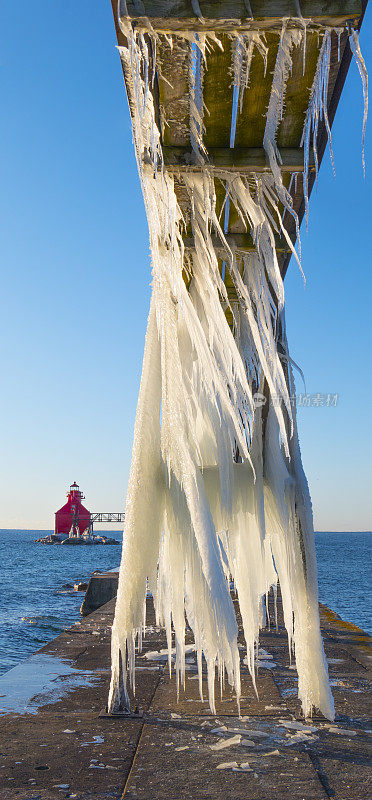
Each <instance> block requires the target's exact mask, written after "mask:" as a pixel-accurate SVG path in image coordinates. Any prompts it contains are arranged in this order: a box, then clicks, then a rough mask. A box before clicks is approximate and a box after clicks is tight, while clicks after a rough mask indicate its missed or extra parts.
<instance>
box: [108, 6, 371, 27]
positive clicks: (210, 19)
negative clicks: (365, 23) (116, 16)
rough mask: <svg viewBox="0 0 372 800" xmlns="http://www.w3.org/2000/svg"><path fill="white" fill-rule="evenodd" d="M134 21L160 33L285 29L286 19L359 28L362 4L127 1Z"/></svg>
mask: <svg viewBox="0 0 372 800" xmlns="http://www.w3.org/2000/svg"><path fill="white" fill-rule="evenodd" d="M126 11H127V13H128V15H129V16H130V17H131V19H133V20H141V18H142V19H143V18H144V17H147V18H148V19H149V20H150V22H151V25H152V27H153V28H154V29H155V30H158V31H176V30H187V31H192V30H203V29H206V28H209V29H211V28H213V29H215V30H217V29H219V30H223V31H226V30H234V29H235V28H236V25H237V24H239V30H240V31H242V30H243V29H244V28H245V27H249V28H254V27H257V28H260V29H264V28H273V27H276V26H279V27H281V25H282V21H283V17H294V18H298V17H299V12H300V13H301V15H302V17H303V18H305V19H311V20H312V22H313V23H314V24H316V25H322V26H326V27H333V26H340V25H344V24H346V22H349V21H350V22H351V23H352V24H354V25H357V24H358V21H359V18H360V16H361V14H362V2H361V0H328V2H323V0H250V2H248V0H199V2H198V0H193V1H192V0H127V2H126V3H124V2H122V8H121V14H122V15H123V14H125V13H126Z"/></svg>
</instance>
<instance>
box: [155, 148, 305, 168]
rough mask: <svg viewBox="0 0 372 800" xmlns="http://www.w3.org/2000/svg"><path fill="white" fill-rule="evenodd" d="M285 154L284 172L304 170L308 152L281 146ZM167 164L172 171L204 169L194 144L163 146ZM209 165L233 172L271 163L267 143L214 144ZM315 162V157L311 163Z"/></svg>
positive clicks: (209, 156) (283, 155) (268, 166)
mask: <svg viewBox="0 0 372 800" xmlns="http://www.w3.org/2000/svg"><path fill="white" fill-rule="evenodd" d="M280 155H281V158H282V164H281V169H282V171H284V172H302V171H303V168H304V152H303V150H302V149H296V148H292V147H283V148H280ZM163 156H164V166H165V167H166V169H167V171H168V172H173V171H174V172H179V171H180V170H190V169H200V160H199V161H197V160H196V157H195V153H194V152H193V151H192V150H191V147H171V146H163ZM206 163H207V164H208V166H212V167H215V168H216V169H221V170H224V169H227V170H229V171H230V172H231V171H234V172H239V174H244V173H247V172H266V171H268V170H270V165H269V162H268V159H267V156H266V154H265V151H264V149H263V147H234V148H233V149H229V148H227V147H211V148H209V149H208V159H207V161H206ZM312 166H314V161H312V163H311V167H312Z"/></svg>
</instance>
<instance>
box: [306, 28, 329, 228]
mask: <svg viewBox="0 0 372 800" xmlns="http://www.w3.org/2000/svg"><path fill="white" fill-rule="evenodd" d="M331 33H332V31H331V29H330V28H327V29H326V31H325V33H324V36H323V43H322V46H321V49H320V53H319V57H318V64H317V68H316V72H315V77H314V81H313V85H312V88H311V92H310V100H309V106H308V109H307V112H306V117H305V124H304V129H303V133H302V139H301V147H302V146H303V148H304V179H303V180H304V196H305V213H306V225H307V224H308V217H309V162H310V145H311V141H312V147H313V151H314V158H315V172H316V178H317V177H318V170H319V162H318V129H319V123H320V122H322V121H324V124H325V127H326V131H327V136H328V141H329V150H330V156H331V162H332V168H333V171H334V172H335V166H334V158H333V150H332V138H331V128H330V125H329V121H328V76H329V66H330V59H331Z"/></svg>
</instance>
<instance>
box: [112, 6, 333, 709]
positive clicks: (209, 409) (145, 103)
mask: <svg viewBox="0 0 372 800" xmlns="http://www.w3.org/2000/svg"><path fill="white" fill-rule="evenodd" d="M121 26H122V30H123V33H124V35H125V37H126V41H127V46H126V47H121V48H119V50H120V55H121V58H122V62H123V67H124V72H125V79H126V84H127V89H128V95H129V101H130V107H131V114H132V122H133V133H134V142H135V149H136V156H137V162H138V168H139V173H140V177H141V184H142V190H143V195H144V200H145V206H146V212H147V217H148V224H149V233H150V246H151V254H152V274H153V294H152V300H151V307H150V314H149V319H148V328H147V334H146V342H145V352H144V361H143V371H142V379H141V387H140V394H139V400H138V407H137V416H136V423H135V432H134V447H133V454H132V464H131V471H130V479H129V487H128V493H127V506H126V522H125V535H124V541H123V556H122V563H121V567H120V576H119V587H118V597H117V604H116V611H115V619H114V624H113V632H112V677H111V686H110V695H109V709H110V710H111V711H115V710H119V709H123V708H126V709H127V710H128V709H129V698H128V693H127V671H128V672H129V679H130V683H131V686H132V689H133V691H134V689H135V651H136V643H137V644H138V648H139V649H141V643H142V636H143V634H144V632H145V626H146V620H145V610H146V592H147V590H150V592H151V593H152V595H153V598H154V604H155V610H156V617H157V622H158V624H161V625H163V626H164V627H165V630H166V635H167V642H168V654H169V655H168V661H169V669H170V670H171V667H172V649H173V644H174V651H175V662H176V663H175V668H176V674H177V687H178V691H179V689H180V686H182V685H184V682H185V652H186V650H185V624H186V619H187V622H188V624H189V625H190V627H191V628H192V630H193V633H194V638H195V649H196V654H197V662H198V673H199V689H200V695H201V697H202V698H203V682H202V677H203V669H205V666H206V673H207V684H208V700H209V704H210V707H211V710H212V711H214V710H215V676H216V668H217V675H218V678H219V682H220V688H221V691H222V690H223V686H224V682H225V676H226V675H227V679H228V682H229V683H230V685H232V686H233V687H234V689H235V692H236V696H237V700H238V702H239V696H240V660H239V649H238V646H237V633H238V630H237V623H236V619H235V612H234V607H233V602H232V598H231V593H230V580H231V579H232V580H233V582H234V587H235V589H236V591H237V594H238V599H239V606H240V611H241V615H242V622H243V629H244V636H245V641H246V648H247V654H246V663H247V664H248V666H249V669H250V672H251V675H252V680H253V684H254V685H255V655H256V649H257V643H258V638H259V630H260V627H262V625H263V624H265V598H266V597H267V594H268V592H269V590H270V588H271V587H274V589H275V591H276V585H277V580H278V577H279V581H280V586H281V592H282V597H283V609H284V617H285V624H286V627H287V631H288V639H289V646H290V651H291V652H292V651H294V654H295V658H296V665H297V668H298V672H299V697H300V699H301V702H302V706H303V710H304V712H305V713H306V714H310V713H311V711H312V709H313V707H314V706H315V707H317V708H319V709H320V710H321V711H322V712H323V714H325V716H327V717H329V718H330V719H332V718H333V715H334V709H333V701H332V697H331V694H330V689H329V683H328V675H327V667H326V662H325V658H324V652H323V645H322V640H321V636H320V630H319V612H318V597H317V577H316V563H315V551H314V537H313V526H312V512H311V502H310V496H309V492H308V487H307V483H306V479H305V476H304V473H303V469H302V464H301V456H300V451H299V446H298V439H297V427H296V414H295V409H294V408H293V404H292V403H291V396H292V395H293V393H294V385H293V377H292V373H291V366H290V365H291V359H290V356H289V352H288V345H287V340H286V335H285V322H284V290H283V282H282V278H281V274H280V270H279V265H278V261H277V254H276V248H275V238H274V236H275V234H278V233H281V234H282V236H284V237H285V238H286V239H287V243H288V245H289V246H290V247H292V249H293V245H292V242H291V241H290V239H289V237H288V234H287V232H286V230H285V228H284V226H283V221H282V210H281V208H282V206H283V205H284V208H285V210H286V211H288V212H289V213H292V214H293V213H294V212H293V209H292V201H291V197H290V194H289V192H288V191H287V190H286V189H285V187H284V185H283V181H282V177H281V171H280V166H279V165H280V154H279V152H278V148H277V145H276V133H277V129H278V125H279V123H280V119H281V115H282V110H283V103H284V100H285V90H286V83H287V80H288V76H289V74H290V69H291V53H292V50H293V48H294V47H298V46H300V44H301V43H302V44H303V38H304V27H302V29H301V31H298V30H295V31H293V30H290V29H287V23H286V24H285V25H283V30H282V34H281V38H280V45H279V50H278V56H277V62H276V67H275V72H274V79H273V87H272V92H271V98H270V103H269V109H268V114H267V125H266V131H265V139H264V147H265V149H266V152H267V154H268V158H269V163H270V167H271V169H270V171H269V172H267V173H263V174H260V175H251V176H250V177H249V178H248V177H242V176H241V175H238V174H236V173H233V172H229V171H228V170H227V171H224V170H215V169H214V170H212V168H210V167H209V166H208V161H207V154H206V152H205V147H204V144H203V111H204V106H203V92H202V71H203V69H204V68H205V65H206V60H207V50H208V47H209V46H210V42H211V39H212V38H213V37H212V36H211V35H210V34H191V33H190V34H188V36H187V37H186V34H185V32H184V33H183V36H184V38H185V37H186V38H188V39H189V42H190V69H189V99H190V140H191V145H192V148H193V150H194V153H195V155H196V156H197V161H198V163H200V169H199V171H198V172H197V173H196V172H195V171H192V170H190V171H189V172H187V171H186V172H182V174H180V175H179V176H178V181H179V182H180V183H181V184H182V189H183V191H184V192H185V193H186V194H187V197H188V198H189V207H190V224H191V228H192V233H193V239H194V249H193V251H192V255H191V256H187V258H186V255H185V252H184V244H183V238H182V231H183V223H184V220H183V218H182V213H181V210H180V207H179V205H178V202H177V196H176V192H175V187H174V178H173V176H172V175H171V174H170V173H168V172H166V170H165V169H164V168H163V156H162V148H161V137H160V133H159V130H158V127H157V125H156V123H155V111H154V104H153V96H152V93H151V91H150V86H151V83H152V76H153V74H154V71H155V68H156V63H155V61H156V45H157V43H158V36H157V35H156V34H155V33H153V32H151V30H150V31H147V33H146V36H145V34H144V32H143V31H142V32H141V31H140V30H133V29H132V27H131V25H130V23H129V22H123V20H121ZM305 30H306V27H305ZM257 37H258V38H257ZM167 39H168V40H171V37H170V35H169V36H168V35H167ZM215 44H216V45H217V46H220V43H219V42H218V41H217V40H216V39H215ZM252 44H254V47H256V48H257V50H258V51H259V53H261V55H262V57H263V58H264V59H265V57H266V51H265V44H264V41H263V39H261V38H260V37H259V36H258V34H255V35H254V36H251V37H250V36H248V35H247V36H244V37H243V38H242V37H240V36H238V35H237V36H236V40H235V39H234V36H233V53H234V54H235V55H234V60H233V68H234V86H235V89H236V92H237V99H240V100H242V94H243V91H244V88H246V86H247V85H248V80H249V66H250V59H251V45H252ZM150 65H151V68H150ZM321 69H324V67H322V68H321ZM150 73H151V74H150ZM322 75H323V73H322ZM203 154H204V155H203ZM203 160H204V164H203ZM216 180H218V181H220V182H222V184H223V187H224V190H225V195H226V198H228V201H229V202H231V203H232V204H233V205H234V208H235V209H236V211H237V213H238V215H239V217H240V220H241V221H242V223H243V225H244V227H245V229H246V230H248V231H249V232H250V233H251V236H252V239H253V242H254V246H255V247H254V250H253V251H252V252H250V253H247V252H245V251H244V252H240V251H239V250H237V249H231V248H230V246H229V245H228V242H227V240H226V236H225V232H224V229H223V228H222V226H221V223H220V219H219V216H218V214H217V202H216V191H215V182H216ZM214 237H217V238H218V240H219V242H220V245H221V248H222V249H223V251H224V259H225V263H226V265H227V267H228V270H229V273H230V276H231V279H232V282H233V286H234V292H235V299H231V296H230V295H229V294H228V292H227V289H226V286H225V283H224V281H223V280H222V276H221V273H220V268H219V263H218V257H217V254H216V251H215V248H214V244H213V242H214ZM185 273H187V281H186V282H185V279H184V277H185ZM186 284H187V285H186ZM226 309H229V311H230V313H231V314H232V318H233V329H232V330H231V329H230V327H229V325H228V323H227V320H226V315H225V311H226ZM264 392H265V393H266V395H267V396H270V397H271V398H272V399H273V398H277V399H278V400H279V402H276V403H275V404H274V403H271V404H270V407H269V411H268V413H265V412H263V410H262V408H261V407H260V406H259V405H257V403H256V402H255V396H258V397H260V396H261V397H263V396H264ZM233 456H234V457H233ZM274 562H275V567H274ZM185 615H186V616H185ZM173 639H174V642H173ZM203 656H204V659H205V666H203Z"/></svg>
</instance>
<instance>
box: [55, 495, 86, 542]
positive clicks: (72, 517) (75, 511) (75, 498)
mask: <svg viewBox="0 0 372 800" xmlns="http://www.w3.org/2000/svg"><path fill="white" fill-rule="evenodd" d="M82 500H84V495H83V493H82V492H81V491H80V489H79V486H78V484H77V483H76V482H74V483H72V484H71V486H70V491H69V492H68V493H67V503H65V505H64V506H62V508H60V509H59V511H56V514H55V526H54V532H55V533H56V534H57V535H59V536H65V537H66V536H68V537H73V538H79V537H80V536H81V535H82V534H83V533H84V531H86V530H87V528H89V523H90V511H88V509H87V508H85V506H83V504H82V502H81V501H82Z"/></svg>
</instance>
